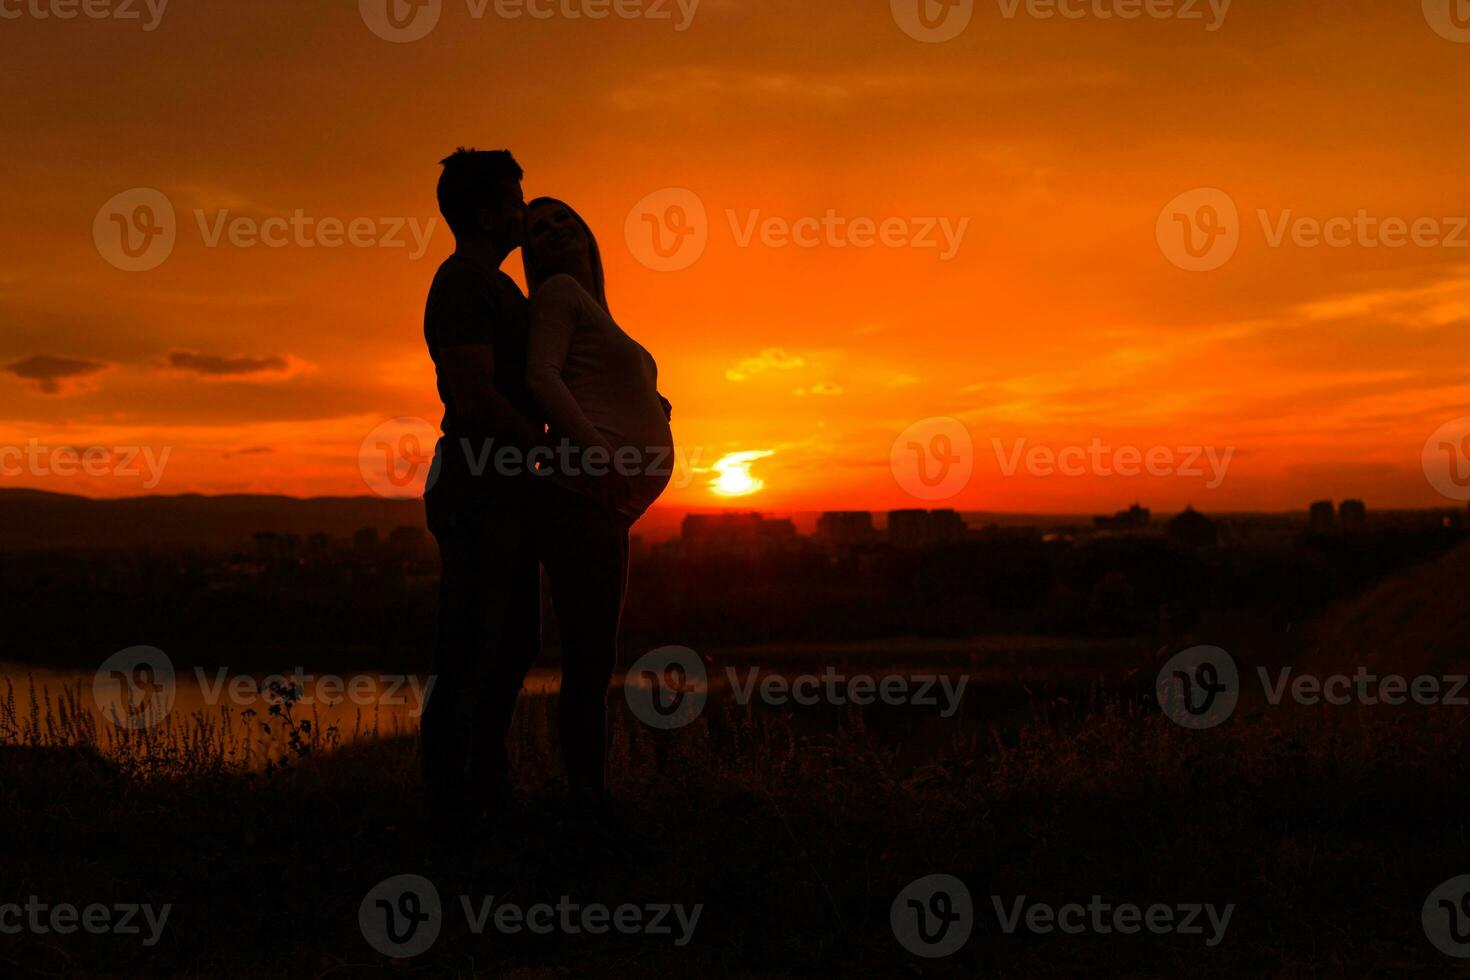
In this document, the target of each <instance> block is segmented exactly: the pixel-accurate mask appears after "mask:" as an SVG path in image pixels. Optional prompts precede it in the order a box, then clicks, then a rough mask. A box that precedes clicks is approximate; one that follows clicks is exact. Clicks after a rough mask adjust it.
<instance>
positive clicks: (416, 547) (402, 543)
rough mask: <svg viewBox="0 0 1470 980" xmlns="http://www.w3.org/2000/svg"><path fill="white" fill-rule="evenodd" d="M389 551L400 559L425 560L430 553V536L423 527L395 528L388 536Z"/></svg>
mask: <svg viewBox="0 0 1470 980" xmlns="http://www.w3.org/2000/svg"><path fill="white" fill-rule="evenodd" d="M388 550H389V551H390V552H392V553H393V554H394V555H395V556H397V557H399V558H423V557H425V556H426V555H428V553H429V534H428V532H427V531H425V530H424V529H423V528H421V527H412V526H409V525H405V526H403V527H395V528H394V529H393V532H392V533H391V534H389V535H388Z"/></svg>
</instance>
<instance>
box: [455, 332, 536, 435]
mask: <svg viewBox="0 0 1470 980" xmlns="http://www.w3.org/2000/svg"><path fill="white" fill-rule="evenodd" d="M442 362H443V364H442V366H443V370H444V378H445V380H446V381H447V382H448V383H449V395H450V397H451V398H453V399H454V410H455V412H456V413H458V414H459V415H460V416H461V417H463V418H465V419H469V420H472V421H473V422H475V423H478V426H479V427H480V428H483V429H487V430H489V431H490V432H491V433H493V434H494V435H495V437H496V438H497V439H501V440H504V441H505V442H508V443H510V444H511V445H515V446H519V447H520V448H522V449H525V450H529V449H531V448H532V447H534V446H536V445H538V444H540V443H544V442H545V441H546V440H545V429H544V427H542V426H540V425H537V424H536V423H535V422H533V421H531V420H530V419H528V418H526V416H524V415H522V414H521V412H520V411H519V410H517V409H516V407H515V406H514V405H512V404H511V403H510V400H509V399H507V398H506V397H505V395H504V394H502V393H501V391H500V389H499V388H497V387H495V348H493V347H491V346H490V345H489V344H460V345H456V346H454V347H448V348H445V349H444V350H443V357H442Z"/></svg>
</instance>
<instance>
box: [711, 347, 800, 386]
mask: <svg viewBox="0 0 1470 980" xmlns="http://www.w3.org/2000/svg"><path fill="white" fill-rule="evenodd" d="M805 366H806V359H805V358H802V357H800V356H798V355H796V354H788V353H786V348H784V347H767V348H766V349H765V350H763V351H761V352H760V356H759V357H747V358H746V359H745V360H743V361H741V362H740V363H739V364H737V365H735V366H734V367H732V368H730V369H729V370H727V371H726V372H725V380H726V381H745V380H748V379H749V378H750V376H751V375H753V374H760V373H761V372H762V371H766V370H770V369H774V370H777V371H791V370H794V369H796V368H799V367H805Z"/></svg>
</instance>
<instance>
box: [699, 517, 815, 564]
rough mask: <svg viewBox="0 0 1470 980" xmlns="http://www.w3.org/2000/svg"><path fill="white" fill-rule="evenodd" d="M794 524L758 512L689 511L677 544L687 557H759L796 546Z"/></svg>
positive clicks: (783, 551)
mask: <svg viewBox="0 0 1470 980" xmlns="http://www.w3.org/2000/svg"><path fill="white" fill-rule="evenodd" d="M796 541H797V538H796V524H795V523H793V522H792V521H790V520H788V519H777V520H767V519H766V518H765V517H764V516H762V515H761V514H689V515H687V516H685V518H684V522H683V524H682V525H680V532H679V543H680V547H681V549H682V550H683V552H684V555H685V556H686V557H688V558H695V559H699V558H762V557H765V556H767V555H771V554H781V553H785V552H788V551H790V550H792V549H793V548H795V546H796Z"/></svg>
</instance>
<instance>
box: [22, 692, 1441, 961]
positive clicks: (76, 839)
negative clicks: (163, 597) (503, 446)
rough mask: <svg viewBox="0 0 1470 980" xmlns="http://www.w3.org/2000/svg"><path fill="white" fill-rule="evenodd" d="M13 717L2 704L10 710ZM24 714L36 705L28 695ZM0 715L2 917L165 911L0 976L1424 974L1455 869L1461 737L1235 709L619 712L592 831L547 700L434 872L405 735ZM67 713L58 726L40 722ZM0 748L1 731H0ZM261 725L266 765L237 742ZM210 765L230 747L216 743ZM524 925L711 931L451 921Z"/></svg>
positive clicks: (69, 943) (528, 704) (1109, 706)
mask: <svg viewBox="0 0 1470 980" xmlns="http://www.w3.org/2000/svg"><path fill="white" fill-rule="evenodd" d="M30 696H31V695H30V692H27V691H24V690H21V691H18V692H14V694H13V697H16V698H21V699H25V698H29V697H30ZM36 697H37V699H38V701H40V702H42V703H41V704H40V708H41V710H40V712H39V713H38V715H37V717H39V718H41V719H45V717H46V715H47V712H46V708H45V705H44V700H45V695H44V694H43V693H41V692H37V693H36ZM52 699H53V705H52V709H51V714H50V722H49V723H46V722H44V721H38V722H36V723H35V724H19V723H18V722H17V721H16V720H15V719H16V717H17V715H16V712H15V711H14V708H12V709H11V711H10V712H9V714H8V715H7V714H6V713H4V712H0V741H3V747H0V785H3V788H4V792H3V796H0V821H3V827H4V833H3V834H0V850H3V854H0V867H3V868H4V871H5V873H4V876H3V886H0V888H3V892H0V903H4V902H9V901H20V902H23V901H24V900H25V897H26V896H29V895H31V894H35V895H38V896H41V897H42V898H43V899H46V900H49V901H51V902H71V903H74V904H77V905H86V904H88V903H93V902H102V903H113V902H148V903H153V904H155V905H162V904H163V903H170V904H172V906H173V909H172V912H171V915H170V918H169V920H168V923H167V926H166V928H165V930H164V932H163V935H162V938H161V940H160V941H159V942H158V943H157V945H155V946H153V947H151V948H145V947H144V946H143V945H142V944H141V942H140V941H139V940H138V938H137V937H123V936H115V935H106V936H89V935H84V934H80V933H78V934H73V935H69V936H58V935H55V934H47V935H37V934H34V933H31V932H22V933H20V934H18V935H4V936H0V964H3V965H4V968H5V972H7V973H11V974H12V975H21V976H75V975H104V976H107V975H110V976H184V977H235V976H239V977H246V976H250V977H274V976H279V977H286V976H310V977H327V976H331V977H346V976H364V977H368V976H377V977H390V976H403V977H419V976H486V977H489V976H509V977H526V978H532V977H563V976H575V977H583V976H588V977H601V976H606V977H623V976H640V977H662V976H670V977H685V976H712V977H722V976H728V977H744V976H809V975H820V976H873V977H880V976H881V977H892V976H915V977H919V976H932V977H974V976H1016V977H1030V976H1038V977H1056V976H1072V975H1110V976H1142V977H1154V976H1158V977H1176V976H1194V977H1217V976H1219V977H1224V976H1239V975H1247V974H1248V975H1256V976H1273V977H1297V976H1355V977H1369V976H1372V977H1380V976H1413V975H1422V976H1446V975H1452V974H1453V973H1454V972H1455V971H1456V970H1457V969H1462V968H1461V967H1460V961H1455V960H1451V959H1448V958H1446V957H1444V956H1443V955H1442V954H1441V953H1439V952H1438V951H1437V950H1435V949H1434V948H1433V947H1432V946H1431V945H1430V944H1429V942H1428V941H1427V940H1426V939H1425V936H1424V932H1423V930H1422V928H1421V925H1420V907H1421V905H1422V904H1423V902H1424V900H1425V898H1426V896H1427V895H1428V893H1429V892H1430V890H1431V889H1432V888H1434V887H1435V886H1436V885H1438V884H1439V883H1440V882H1442V881H1444V880H1445V879H1447V878H1450V877H1453V876H1455V875H1457V874H1461V873H1464V872H1466V871H1470V841H1467V840H1466V836H1465V833H1466V832H1465V826H1464V814H1465V813H1466V812H1467V804H1470V778H1467V777H1470V761H1467V760H1470V751H1467V750H1470V734H1467V728H1466V726H1465V725H1464V724H1463V715H1462V714H1461V713H1459V712H1460V711H1463V709H1459V710H1458V711H1457V709H1453V708H1439V709H1424V708H1418V709H1408V708H1405V709H1377V710H1373V711H1369V710H1363V709H1342V708H1336V709H1320V710H1318V709H1305V708H1295V709H1290V710H1288V709H1273V710H1269V711H1268V710H1264V709H1262V708H1261V707H1260V706H1254V707H1250V708H1248V709H1243V710H1242V711H1241V712H1239V713H1237V715H1236V716H1235V717H1234V718H1232V719H1231V720H1230V721H1229V722H1228V723H1227V724H1225V725H1223V726H1221V727H1220V728H1217V729H1212V730H1208V731H1202V732H1195V731H1187V730H1185V729H1182V728H1179V727H1177V726H1175V725H1174V724H1173V723H1172V722H1169V721H1168V720H1166V719H1165V718H1164V717H1163V716H1162V715H1161V714H1160V713H1159V711H1158V710H1157V708H1156V707H1155V706H1152V705H1151V704H1149V703H1147V701H1146V700H1145V699H1144V698H1142V697H1138V696H1127V695H1124V694H1121V693H1119V694H1113V695H1107V696H1104V695H1100V694H1097V695H1094V696H1092V697H1090V698H1080V697H1068V698H1065V699H1058V698H1050V699H1047V700H1042V699H1037V700H1034V701H1033V702H1031V704H1030V711H1029V718H1028V719H1027V720H1025V721H1023V722H1021V723H1018V724H1008V725H1005V726H997V727H987V726H985V725H983V724H973V723H972V724H966V725H956V726H952V727H949V728H942V729H937V730H936V729H934V728H929V729H925V730H923V731H917V730H915V731H899V730H897V729H894V728H893V726H888V727H887V728H885V727H884V726H880V725H875V724H872V721H873V718H872V716H871V715H870V714H866V713H864V712H860V711H857V710H853V709H848V710H844V711H842V712H840V713H839V715H838V717H837V718H836V719H835V721H833V722H829V721H827V720H824V721H823V722H822V723H820V724H812V723H810V719H807V718H805V717H802V716H800V715H797V716H792V715H790V714H788V713H785V712H780V711H775V710H771V709H746V708H743V707H740V706H738V705H734V704H732V703H730V702H728V701H719V702H712V704H711V707H710V708H708V709H707V710H706V711H705V713H704V714H703V715H702V716H701V717H700V719H699V720H698V721H697V722H695V723H694V724H693V725H692V726H690V727H688V728H685V729H682V730H678V731H674V732H655V731H652V730H649V729H647V728H645V727H643V726H641V725H639V724H638V723H637V722H636V721H635V720H634V719H632V717H631V716H630V715H629V714H628V713H627V712H626V711H625V710H621V709H622V705H621V702H620V701H619V702H615V703H616V704H617V705H618V707H619V709H620V710H619V711H618V712H617V713H616V718H617V723H616V725H615V728H614V744H613V750H612V757H613V758H612V766H611V772H612V788H613V792H614V794H615V796H616V798H617V802H616V804H615V806H614V807H613V809H612V810H611V812H610V813H608V814H593V813H590V812H588V811H587V810H586V809H585V808H582V807H577V806H573V805H571V804H569V803H568V802H567V801H566V800H565V798H564V797H563V796H562V794H561V793H560V792H559V790H558V788H557V782H556V772H557V769H558V765H557V763H556V762H555V761H554V760H555V758H556V752H555V735H554V725H549V724H548V714H549V711H550V708H551V703H550V701H549V700H547V699H527V700H525V701H523V703H522V710H521V711H520V713H519V715H518V720H517V726H516V731H515V734H514V738H513V749H514V753H515V764H516V772H517V775H518V782H519V785H518V787H517V789H518V795H519V798H520V802H519V804H518V806H517V807H516V809H515V810H514V811H512V812H511V813H510V814H509V815H507V816H506V817H504V818H503V819H501V820H500V821H498V822H497V823H496V824H494V825H493V826H488V827H486V828H485V829H484V832H483V834H482V835H481V836H480V838H479V839H478V840H477V841H476V842H475V844H474V845H473V846H469V847H467V848H464V849H462V850H456V849H453V848H448V847H446V846H444V844H445V842H444V841H441V840H437V839H434V838H431V837H429V836H428V835H426V833H425V830H424V826H423V824H422V820H421V817H420V814H419V812H418V809H417V806H416V794H417V782H418V781H417V774H416V765H415V745H414V742H413V740H412V739H411V738H404V737H394V738H387V737H382V738H375V737H372V736H371V734H370V733H369V734H368V735H367V737H362V738H359V739H358V740H356V741H353V742H352V743H351V744H346V745H343V746H342V747H340V748H337V749H336V750H335V751H330V750H329V749H330V746H331V742H332V734H331V733H329V732H320V731H310V732H301V731H300V729H299V727H298V728H297V732H298V738H297V740H296V743H295V745H294V747H293V746H292V745H291V744H290V735H289V731H290V726H286V727H285V728H284V731H285V732H286V733H287V734H285V735H281V733H282V731H283V726H282V719H280V718H269V719H262V718H258V717H257V718H234V719H232V720H230V721H229V722H228V723H224V722H210V723H208V724H206V723H205V720H204V719H196V720H195V722H193V723H190V724H184V723H180V724H178V725H175V726H172V727H169V728H165V729H162V730H155V731H154V732H153V733H152V734H151V735H150V736H148V737H147V738H128V739H122V738H119V737H118V736H117V735H109V734H108V733H106V732H98V731H96V730H95V728H93V727H89V726H88V725H87V723H86V722H84V721H81V720H80V719H79V717H78V716H76V715H75V714H68V713H67V712H66V711H65V710H64V707H63V706H62V705H61V704H59V703H57V699H56V697H55V695H54V693H53V694H52ZM62 700H64V699H62ZM7 718H8V719H9V721H8V722H7V721H6V719H7ZM262 722H264V723H267V724H271V725H273V733H274V734H276V735H278V736H280V739H281V741H282V742H283V743H284V744H283V745H282V748H281V751H280V754H279V758H278V760H277V764H275V765H271V766H269V767H267V768H262V767H260V766H259V765H258V762H259V760H258V759H257V760H255V763H257V764H253V765H252V764H246V762H247V760H245V759H244V758H242V751H241V750H240V748H239V746H238V743H239V740H240V738H241V737H242V736H241V732H242V731H243V730H244V729H248V728H249V727H250V726H251V725H259V724H261V723H262ZM231 739H234V740H235V741H234V744H235V748H233V749H232V748H231V745H232V742H231ZM405 873H416V874H422V875H424V876H426V877H428V878H429V879H430V880H432V881H433V882H434V884H435V886H436V887H437V889H438V891H439V893H440V895H441V896H442V898H443V900H444V905H445V908H446V913H447V914H446V918H445V925H444V929H443V932H442V934H441V935H440V936H439V938H438V940H437V942H436V943H435V944H434V945H433V947H432V948H431V949H430V950H429V951H427V952H425V953H423V954H422V955H420V956H417V957H414V958H412V959H407V960H396V961H395V960H389V959H388V958H386V957H384V956H383V955H381V954H380V953H378V952H377V951H375V950H374V949H372V948H370V946H369V945H368V944H367V942H366V941H365V940H364V938H363V935H362V933H361V932H360V929H359V925H358V907H359V904H360V903H361V902H362V900H363V897H364V896H365V895H366V894H367V892H368V891H369V889H371V888H372V887H373V886H374V885H375V884H376V883H378V882H379V881H381V880H383V879H385V878H388V877H391V876H394V875H399V874H405ZM935 873H946V874H952V875H955V876H957V877H959V878H960V879H962V880H963V881H964V882H965V883H966V885H967V886H968V887H969V890H970V891H971V893H972V894H973V895H974V898H975V905H976V911H977V925H976V929H975V932H974V934H973V936H972V937H971V938H970V940H969V942H968V943H967V945H966V946H965V947H964V948H963V949H962V950H960V951H959V952H958V953H956V954H954V955H953V956H950V957H948V958H946V959H940V960H925V959H920V958H918V957H915V956H913V955H912V954H910V953H908V952H907V951H905V950H904V949H902V948H901V947H900V945H899V944H898V942H897V941H896V940H895V938H894V935H893V933H892V931H891V929H890V926H889V908H890V904H891V903H892V902H893V900H894V898H895V896H897V895H898V893H899V892H900V891H901V890H902V889H903V888H904V887H905V886H906V885H908V884H909V883H910V882H911V881H913V880H914V879H916V878H919V877H922V876H925V875H930V874H935ZM458 895H468V896H472V897H473V899H474V900H475V901H476V902H478V901H479V900H480V899H481V898H483V897H485V896H491V895H493V896H496V899H497V901H511V902H515V903H518V904H522V905H530V904H532V903H536V902H543V901H544V902H550V903H553V904H554V903H556V902H557V900H558V899H559V897H560V896H563V895H566V896H569V897H570V898H571V899H572V900H574V901H577V902H579V903H582V904H586V903H592V902H601V903H606V904H608V905H610V906H615V905H618V904H621V903H625V902H632V903H656V902H657V903H664V902H666V903H683V904H685V905H686V906H692V905H694V904H696V903H697V904H701V905H702V906H703V910H702V913H701V916H700V918H699V920H698V924H697V929H696V931H695V934H694V937H693V940H692V942H690V943H688V945H687V946H684V947H682V948H681V947H677V946H675V944H674V942H673V941H672V940H671V939H670V938H669V937H667V936H661V937H660V936H648V935H619V934H616V933H611V934H607V935H586V934H580V935H572V936H566V935H551V936H535V935H529V934H526V933H521V934H518V935H505V934H498V933H495V932H493V931H491V932H487V933H486V934H485V935H483V936H477V935H474V934H472V933H471V932H470V931H469V930H468V929H467V928H466V927H465V925H464V918H463V916H462V915H461V914H459V911H458V901H457V900H456V898H455V896H458ZM992 895H999V896H1002V900H1003V901H1005V902H1006V903H1007V904H1008V905H1009V903H1010V902H1012V901H1013V900H1014V898H1015V897H1016V896H1022V895H1024V896H1028V900H1030V901H1046V902H1051V903H1056V904H1062V903H1066V902H1074V901H1075V902H1082V903H1086V902H1087V901H1088V900H1089V899H1090V898H1091V897H1092V896H1093V895H1100V896H1102V897H1103V898H1104V899H1105V900H1108V901H1111V902H1134V903H1138V904H1140V905H1149V904H1152V903H1158V902H1162V903H1216V904H1218V905H1222V906H1223V905H1225V904H1227V903H1233V904H1234V905H1235V906H1236V909H1235V912H1234V916H1233V918H1232V920H1231V922H1230V926H1229V931H1228V934H1227V935H1226V937H1225V939H1224V941H1223V942H1221V943H1220V944H1219V945H1218V946H1215V947H1213V948H1210V947H1207V946H1206V944H1205V940H1204V938H1203V937H1200V936H1181V935H1149V934H1146V933H1145V934H1140V935H1133V936H1121V935H1116V934H1114V935H1080V936H1071V935H1060V934H1057V933H1052V934H1049V935H1037V934H1030V933H1022V932H1018V933H1016V934H1014V935H1007V934H1005V933H1003V932H1002V931H1001V929H1000V928H999V927H998V926H997V920H996V916H995V914H994V913H993V911H992V909H991V899H990V896H992Z"/></svg>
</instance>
